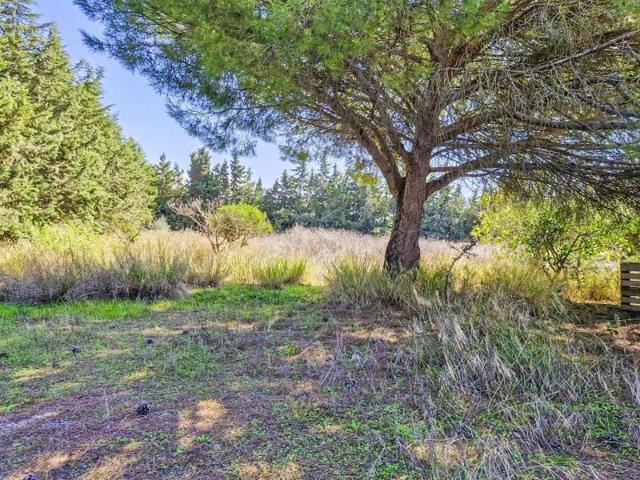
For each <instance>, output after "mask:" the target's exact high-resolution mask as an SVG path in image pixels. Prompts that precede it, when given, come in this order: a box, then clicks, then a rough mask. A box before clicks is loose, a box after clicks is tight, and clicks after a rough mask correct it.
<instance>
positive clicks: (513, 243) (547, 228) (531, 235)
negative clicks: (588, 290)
mask: <svg viewBox="0 0 640 480" xmlns="http://www.w3.org/2000/svg"><path fill="white" fill-rule="evenodd" d="M478 220H479V221H478V224H477V225H476V227H475V228H474V231H473V234H474V236H475V237H476V238H478V239H479V240H481V241H485V242H491V243H498V244H499V245H502V246H504V247H506V248H507V249H508V250H509V251H512V252H515V253H517V254H520V255H526V256H527V257H528V258H529V259H530V260H531V261H533V262H535V263H537V264H539V265H540V267H541V268H542V270H543V271H544V272H545V273H546V274H547V275H549V276H550V277H556V276H558V275H560V274H565V275H566V274H567V273H569V272H574V273H579V272H580V270H581V269H582V268H583V267H585V266H587V264H588V263H589V262H590V261H591V260H593V259H595V258H597V257H603V256H605V255H613V256H615V257H618V258H620V257H623V256H626V255H634V254H638V253H639V246H638V243H637V240H638V235H639V233H640V217H638V216H634V215H633V214H632V212H629V211H626V212H625V211H622V212H613V211H611V210H598V209H595V208H590V207H589V206H588V205H585V204H583V203H581V202H576V201H567V200H566V199H558V198H554V197H552V196H551V195H549V194H548V192H544V193H543V194H542V195H536V196H532V197H531V198H528V199H514V198H512V197H511V196H510V195H507V194H505V193H504V192H499V193H492V194H489V193H487V194H485V195H483V197H482V199H481V209H480V213H479V218H478Z"/></svg>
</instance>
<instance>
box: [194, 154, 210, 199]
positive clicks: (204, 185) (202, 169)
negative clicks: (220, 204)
mask: <svg viewBox="0 0 640 480" xmlns="http://www.w3.org/2000/svg"><path fill="white" fill-rule="evenodd" d="M188 176H189V197H191V198H192V199H197V198H200V199H202V200H205V201H211V200H213V197H214V195H213V178H212V176H211V154H210V153H209V152H208V151H207V149H206V148H205V147H201V148H199V149H198V150H196V151H195V152H193V153H192V154H191V155H190V156H189V172H188Z"/></svg>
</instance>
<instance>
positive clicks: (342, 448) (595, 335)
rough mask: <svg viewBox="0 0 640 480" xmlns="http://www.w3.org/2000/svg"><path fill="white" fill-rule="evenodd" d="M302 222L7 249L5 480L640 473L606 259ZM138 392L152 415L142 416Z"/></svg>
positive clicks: (636, 400) (626, 345)
mask: <svg viewBox="0 0 640 480" xmlns="http://www.w3.org/2000/svg"><path fill="white" fill-rule="evenodd" d="M384 245H385V238H384V237H374V236H365V235H360V234H357V233H351V232H342V231H330V230H317V229H316V230H312V229H302V228H296V229H292V230H290V231H287V232H285V233H280V234H274V235H270V236H266V237H261V238H257V239H254V240H251V241H250V242H249V244H248V245H246V246H244V247H237V248H233V249H231V250H230V251H228V252H226V253H225V254H224V255H223V256H222V257H216V256H215V255H213V254H212V252H211V249H210V247H209V246H208V244H207V242H206V240H204V239H203V238H201V237H200V236H199V235H197V234H196V233H193V232H169V231H149V232H145V233H143V234H142V235H141V237H140V238H139V239H138V240H136V241H135V242H134V243H129V242H125V241H120V240H117V239H116V238H114V237H104V236H95V235H91V234H86V233H80V232H78V231H74V230H73V229H63V230H56V229H52V230H49V231H48V232H45V233H43V234H42V235H41V236H40V237H39V238H36V239H34V240H33V241H31V242H22V243H20V242H19V243H17V244H12V245H6V246H4V247H3V250H2V255H1V260H0V284H1V292H2V293H1V295H2V296H3V300H4V303H3V304H1V305H0V385H1V387H0V388H1V389H0V444H2V446H3V448H2V449H0V477H2V478H7V479H22V478H25V477H27V476H28V475H33V477H32V478H37V479H44V478H58V479H63V478H64V479H67V478H74V479H75V478H85V479H120V478H166V479H178V478H180V479H182V478H185V479H186V478H194V477H197V478H216V479H218V478H220V479H222V478H230V479H231V478H233V479H340V478H344V479H361V478H362V479H364V478H372V479H419V478H429V479H472V478H478V479H480V478H487V479H489V478H514V479H516V478H517V479H538V478H558V479H566V478H576V479H582V478H598V479H599V478H620V479H623V478H624V479H632V478H638V475H640V462H638V454H639V452H640V371H639V369H638V354H639V352H640V342H638V337H640V331H639V330H640V329H638V327H637V322H634V320H633V318H632V317H631V316H630V315H628V314H626V313H624V312H621V311H619V310H618V309H617V308H616V307H615V302H616V301H617V273H616V271H615V268H614V267H612V266H609V265H600V266H596V267H594V269H593V270H591V272H590V273H589V274H588V275H585V276H584V277H583V278H581V279H580V281H579V282H578V281H577V280H573V281H568V282H564V283H560V282H552V281H550V280H549V279H548V278H547V277H546V276H545V275H544V274H543V273H542V272H540V271H539V270H537V269H536V268H535V266H534V265H532V264H529V263H527V262H524V261H521V260H517V259H514V258H513V257H507V256H504V255H502V254H501V253H500V252H499V251H498V250H497V249H496V248H495V247H493V246H487V245H481V246H478V247H476V248H475V249H473V250H472V252H471V255H470V256H467V257H465V258H463V259H461V260H460V261H459V262H458V263H457V264H456V265H455V267H454V268H453V269H451V268H450V266H451V259H452V258H453V257H454V256H456V255H457V252H458V251H459V249H460V248H461V245H459V244H450V243H447V242H440V241H430V240H424V241H423V244H422V250H423V262H422V265H421V268H420V269H419V270H418V271H417V272H415V273H413V274H405V275H401V276H399V277H398V276H396V277H393V278H392V277H390V276H389V275H387V274H386V273H385V272H384V271H383V269H382V265H381V261H380V259H381V258H382V252H383V249H384ZM143 402H146V405H148V407H149V412H148V413H147V414H145V415H140V414H139V412H138V408H139V407H140V405H141V404H143Z"/></svg>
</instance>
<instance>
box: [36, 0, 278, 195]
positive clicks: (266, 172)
mask: <svg viewBox="0 0 640 480" xmlns="http://www.w3.org/2000/svg"><path fill="white" fill-rule="evenodd" d="M34 9H35V11H36V12H37V13H38V14H40V20H41V21H42V22H55V23H56V24H57V25H58V29H59V30H60V36H61V37H62V40H63V42H64V45H65V48H66V51H67V53H68V54H69V55H70V56H71V59H72V61H73V62H77V61H79V60H80V59H85V60H87V61H88V62H89V63H90V64H91V65H94V66H100V67H102V68H103V69H104V80H103V87H104V104H105V105H109V106H110V108H111V112H112V113H115V114H116V116H117V118H118V120H119V123H120V125H121V126H122V129H123V131H124V133H125V135H127V136H129V137H132V138H134V139H135V140H136V141H137V142H138V143H139V144H140V145H141V146H142V148H143V150H144V151H145V154H146V156H147V159H148V160H149V161H150V162H152V163H155V162H157V160H158V158H159V157H160V155H161V154H162V153H163V152H164V153H166V154H167V157H168V158H169V160H171V162H177V163H178V164H179V165H180V166H181V167H182V168H186V167H187V165H188V158H189V153H191V152H193V151H194V150H196V149H197V148H199V147H200V146H201V145H202V143H201V142H200V141H199V140H198V139H196V138H193V137H191V136H190V135H188V134H187V133H186V132H185V131H184V130H183V129H182V128H181V127H180V125H178V123H177V122H176V121H175V120H173V119H172V118H171V117H170V116H169V115H168V113H167V111H166V108H165V101H164V98H163V97H162V96H160V95H158V94H157V93H156V92H155V91H154V89H153V88H151V87H150V86H149V84H148V82H147V81H146V79H145V78H143V77H142V76H140V75H134V74H132V73H131V72H129V71H128V70H126V69H125V68H123V67H122V66H121V65H120V64H119V63H118V62H117V61H116V60H113V59H111V58H108V57H107V56H105V55H102V54H97V53H94V52H92V51H91V50H90V49H89V48H87V46H86V45H84V43H83V42H82V36H81V34H80V30H85V31H87V32H89V33H93V34H99V33H100V32H101V31H102V30H101V27H100V25H99V24H96V23H93V22H90V21H89V20H88V19H87V18H86V17H85V16H84V15H83V13H82V12H81V11H80V9H79V8H78V7H77V6H75V5H74V4H73V1H72V0H36V2H35V5H34ZM227 157H229V155H228V154H226V153H214V154H213V158H214V163H215V162H219V161H222V160H223V159H224V158H227ZM243 163H244V164H245V165H247V166H248V167H250V168H251V170H252V171H253V174H254V177H255V178H257V177H260V178H262V180H263V182H264V183H265V185H270V184H272V183H273V181H274V180H275V179H276V178H277V177H278V176H279V175H280V173H281V172H282V170H284V169H285V168H288V166H289V165H288V164H287V163H286V162H284V161H282V160H281V159H280V155H279V150H278V147H277V146H276V145H272V144H265V143H261V144H260V145H259V148H258V151H257V155H256V156H255V157H248V158H244V159H243Z"/></svg>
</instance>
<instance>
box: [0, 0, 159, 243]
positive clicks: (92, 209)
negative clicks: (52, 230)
mask: <svg viewBox="0 0 640 480" xmlns="http://www.w3.org/2000/svg"><path fill="white" fill-rule="evenodd" d="M29 5H30V2H27V1H17V0H12V1H9V2H3V3H2V5H1V7H0V237H4V238H16V237H20V236H24V235H28V234H29V233H30V232H31V231H32V230H33V229H34V228H38V227H41V226H43V225H46V224H50V223H55V222H70V221H71V222H81V223H84V224H86V225H88V226H91V227H95V228H97V229H104V228H109V227H115V228H117V229H119V230H122V231H126V232H127V233H128V234H130V235H133V234H135V232H136V231H137V229H138V228H139V227H140V226H141V225H143V224H144V223H146V222H148V221H149V220H150V218H151V215H150V214H151V210H150V204H151V202H152V199H153V188H152V185H151V183H152V176H151V169H150V167H149V165H147V164H146V163H145V162H144V158H143V155H142V152H141V151H140V149H139V148H138V147H137V145H135V143H133V142H131V141H129V140H127V139H125V138H123V137H122V134H121V132H120V129H119V127H118V126H117V124H116V123H115V121H114V119H113V118H112V117H111V115H109V113H108V112H107V111H106V110H105V108H104V107H103V106H102V105H101V102H100V99H101V86H100V80H101V79H100V75H99V74H98V73H96V72H95V71H93V70H92V69H90V68H89V67H88V66H86V65H82V64H81V65H79V66H78V67H76V68H75V69H74V68H72V67H71V66H70V63H69V59H68V57H67V55H66V53H65V52H64V50H63V48H62V45H61V42H60V39H59V36H58V33H57V30H56V29H55V27H54V26H49V25H44V26H43V25H38V24H37V22H36V17H35V16H34V15H32V14H31V13H30V10H29Z"/></svg>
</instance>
